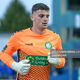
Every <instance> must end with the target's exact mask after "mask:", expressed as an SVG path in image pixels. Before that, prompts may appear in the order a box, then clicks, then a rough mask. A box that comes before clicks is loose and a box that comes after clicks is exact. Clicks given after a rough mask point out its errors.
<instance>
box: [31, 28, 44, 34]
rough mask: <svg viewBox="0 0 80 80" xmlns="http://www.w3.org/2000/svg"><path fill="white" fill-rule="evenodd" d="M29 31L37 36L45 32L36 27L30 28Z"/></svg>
mask: <svg viewBox="0 0 80 80" xmlns="http://www.w3.org/2000/svg"><path fill="white" fill-rule="evenodd" d="M31 30H32V31H33V32H35V33H37V34H42V33H44V32H45V31H44V28H36V27H34V26H33V27H32V28H31Z"/></svg>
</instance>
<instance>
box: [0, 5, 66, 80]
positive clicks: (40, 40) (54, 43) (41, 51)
mask: <svg viewBox="0 0 80 80" xmlns="http://www.w3.org/2000/svg"><path fill="white" fill-rule="evenodd" d="M31 20H32V21H33V26H32V27H31V28H28V29H25V30H22V31H20V32H16V33H15V34H14V35H13V36H12V37H11V38H10V40H9V42H8V43H7V45H6V47H5V48H4V49H3V51H2V52H1V60H2V61H3V62H4V63H5V64H6V65H7V66H9V67H10V68H12V69H13V70H15V71H17V72H18V73H17V80H49V71H50V65H51V64H54V65H55V67H56V68H61V67H63V66H64V64H65V59H64V58H51V57H50V50H51V49H52V48H55V49H56V50H57V49H62V46H61V39H60V37H59V35H58V34H56V33H54V32H52V31H50V30H48V29H47V27H48V21H49V8H48V6H47V5H45V4H43V3H37V4H35V5H33V7H32V15H31ZM15 51H17V54H18V61H19V62H15V61H14V60H13V59H12V57H11V56H12V54H13V53H14V52H15ZM28 55H34V56H39V57H40V56H42V57H40V58H39V57H36V58H35V60H38V61H37V63H39V62H40V59H42V61H43V62H44V59H45V58H44V56H48V59H45V62H44V63H46V62H47V61H48V62H49V64H47V66H46V65H45V64H44V65H31V64H30V63H29V60H28V59H29V58H30V57H29V58H28V59H26V57H27V56H28ZM31 57H32V56H31ZM32 59H33V58H32ZM35 60H33V62H34V61H35ZM43 62H40V64H43ZM37 63H36V64H37Z"/></svg>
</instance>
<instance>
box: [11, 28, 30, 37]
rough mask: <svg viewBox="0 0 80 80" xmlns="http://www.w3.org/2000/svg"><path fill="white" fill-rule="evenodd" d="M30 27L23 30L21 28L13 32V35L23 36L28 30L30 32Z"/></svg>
mask: <svg viewBox="0 0 80 80" xmlns="http://www.w3.org/2000/svg"><path fill="white" fill-rule="evenodd" d="M28 30H29V28H27V29H23V30H20V31H18V32H15V33H13V35H12V36H11V37H21V36H23V35H24V34H25V33H26V32H28Z"/></svg>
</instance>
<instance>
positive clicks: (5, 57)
mask: <svg viewBox="0 0 80 80" xmlns="http://www.w3.org/2000/svg"><path fill="white" fill-rule="evenodd" d="M0 59H1V61H2V62H3V63H5V64H6V65H7V66H8V67H10V68H11V65H12V63H13V62H14V59H13V58H12V57H11V56H10V55H8V54H7V53H3V52H1V55H0Z"/></svg>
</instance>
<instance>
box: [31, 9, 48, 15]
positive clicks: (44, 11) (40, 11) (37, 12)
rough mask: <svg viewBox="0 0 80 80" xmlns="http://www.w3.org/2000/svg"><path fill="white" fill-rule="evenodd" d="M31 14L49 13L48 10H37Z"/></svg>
mask: <svg viewBox="0 0 80 80" xmlns="http://www.w3.org/2000/svg"><path fill="white" fill-rule="evenodd" d="M33 14H49V10H37V11H35V12H34V13H33Z"/></svg>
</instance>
